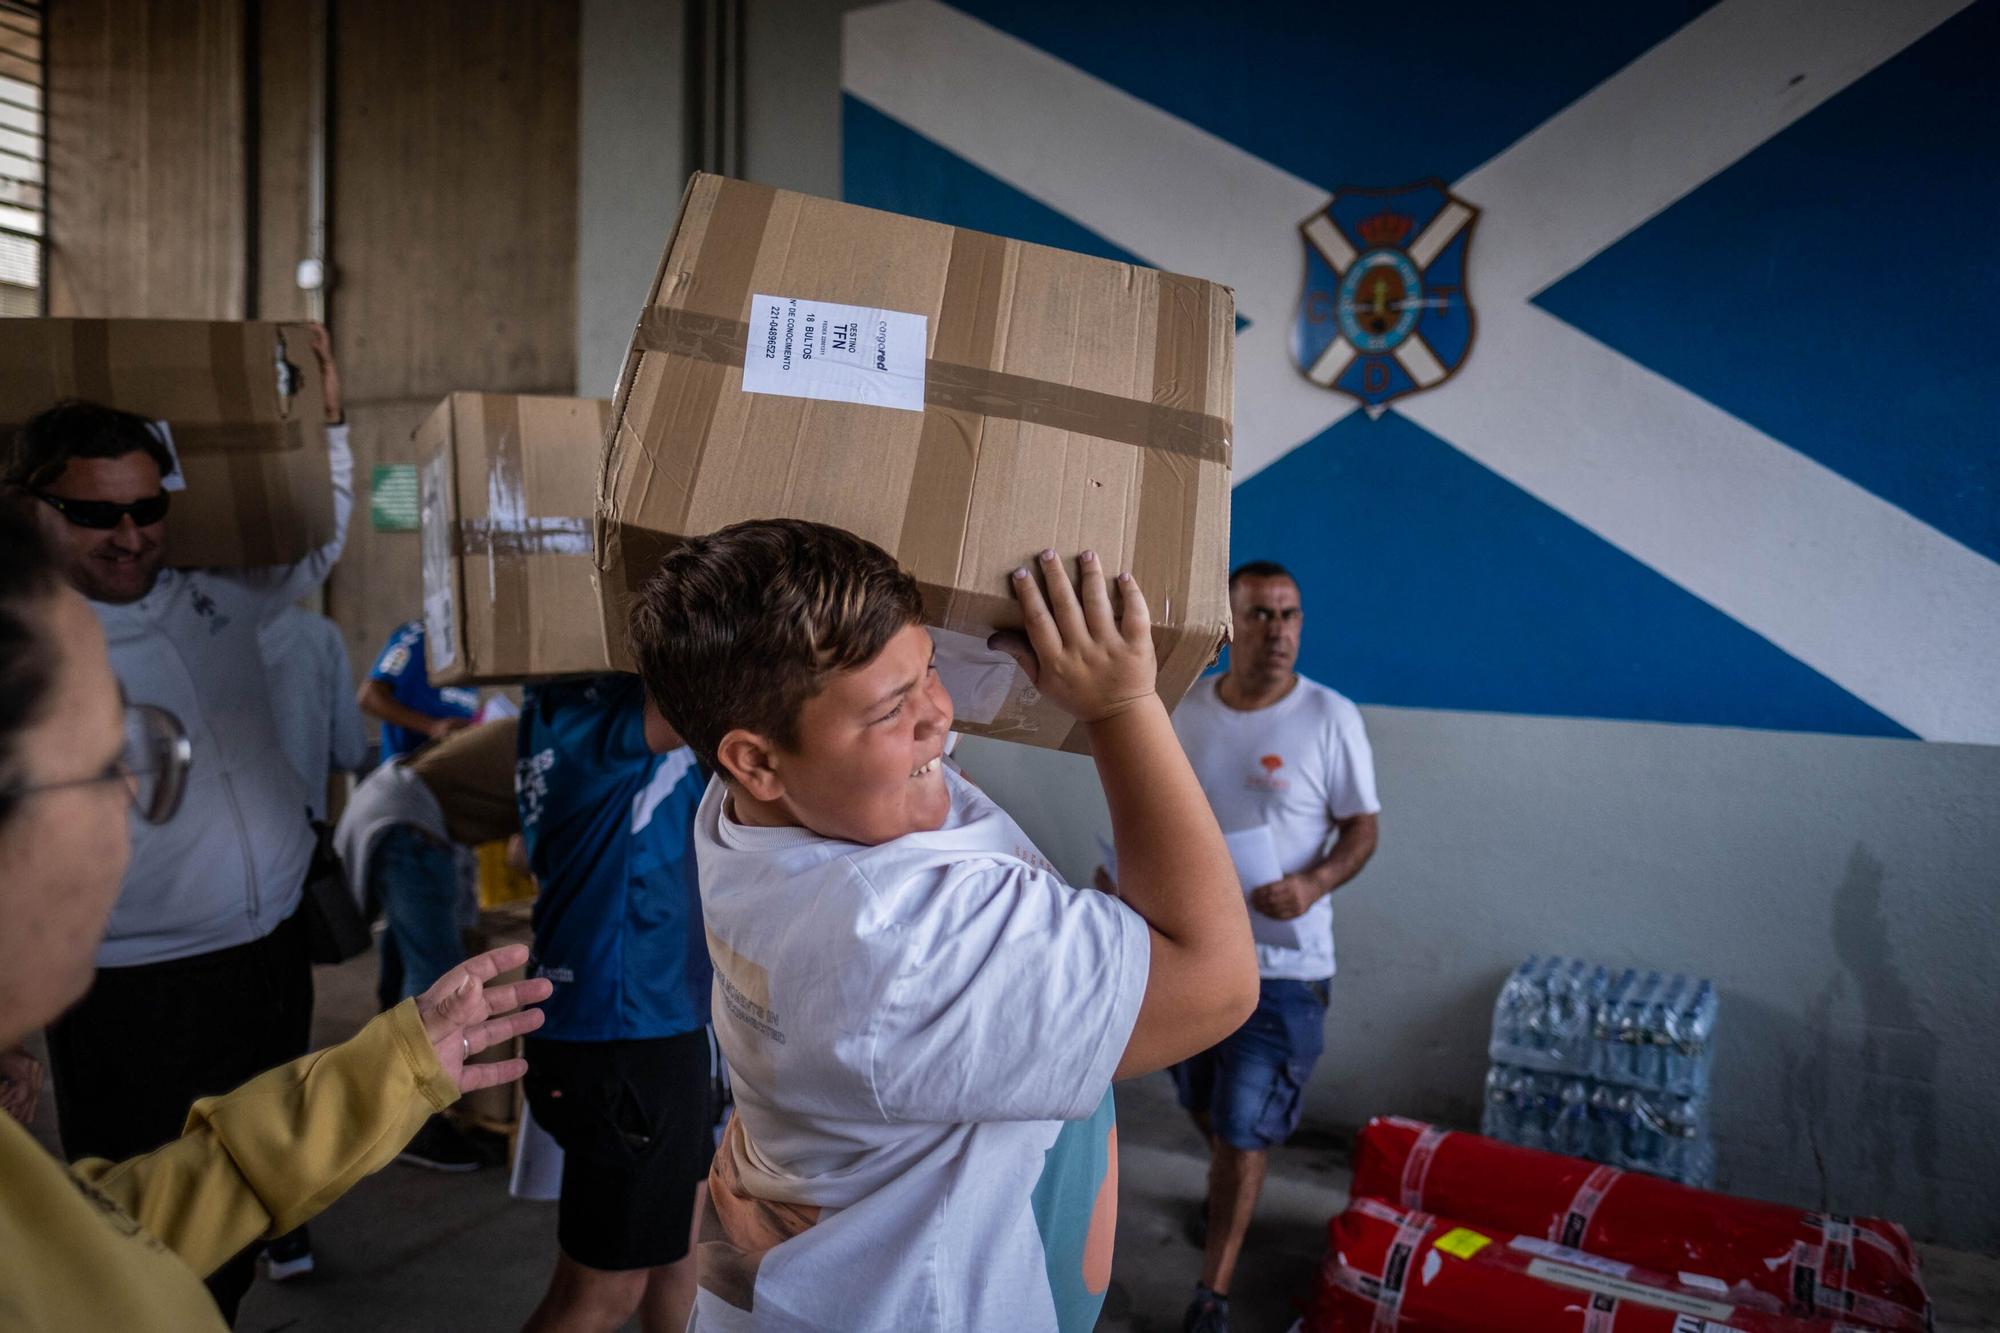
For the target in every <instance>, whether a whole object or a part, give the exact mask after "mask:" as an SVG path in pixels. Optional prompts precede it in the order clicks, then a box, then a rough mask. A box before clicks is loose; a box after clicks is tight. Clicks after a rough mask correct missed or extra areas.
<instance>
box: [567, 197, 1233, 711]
mask: <svg viewBox="0 0 2000 1333" xmlns="http://www.w3.org/2000/svg"><path fill="white" fill-rule="evenodd" d="M1234 330H1235V307H1234V300H1233V298H1232V297H1231V294H1230V292H1229V291H1228V289H1227V288H1224V287H1220V286H1217V285H1216V284H1214V283H1211V282H1205V281H1202V280H1200V279H1195V278H1184V277H1177V276H1174V275H1172V274H1167V273H1160V272H1156V271H1154V270H1151V269H1144V268H1138V267H1135V266H1133V265H1130V264H1121V263H1115V262H1112V261H1109V260H1104V259H1094V258H1089V257H1086V256H1082V255H1075V254H1068V253H1065V252H1063V251H1059V250H1052V249H1048V248H1046V247H1043V246H1036V245H1028V244H1025V243H1022V242H1019V241H1010V240H1005V239H1002V238H1000V237H996V236H987V235H984V234H981V233H979V232H973V231H966V230H963V229H960V228H954V227H947V226H942V225H939V224H937V223H933V222H923V221H919V220H917V219H914V218H906V217H898V216H895V215H893V214H888V213H881V212H876V211H874V210H871V209H865V208H857V207H853V206H851V205H846V204H839V203H833V202H830V201H828V200H824V199H815V198H811V197H809V196H805V195H799V194H791V193H788V192H786V191H782V190H774V189H770V188H768V187H765V186H761V185H749V184H744V183H742V182H739V181H732V180H724V179H722V178H720V177H716V176H707V175H699V176H696V177H695V178H694V179H693V181H692V182H690V184H689V186H688V191H687V196H686V198H685V200H684V201H683V203H682V208H681V216H680V221H679V223H678V224H677V225H676V226H675V228H674V231H673V235H672V238H671V240H670V241H669V244H668V249H667V254H666V258H665V261H664V262H663V264H662V265H661V268H660V271H659V276H658V277H657V278H656V279H655V281H654V284H653V290H652V293H651V295H650V297H649V298H648V300H647V302H646V308H645V311H644V314H643V315H642V317H641V320H640V323H639V328H638V331H637V333H636V335H635V338H634V341H633V345H632V351H631V354H630V357H629V358H628V360H627V363H626V366H625V371H624V374H623V377H622V378H621V381H620V387H619V395H618V402H617V407H616V410H615V418H614V422H613V427H612V431H611V435H610V439H609V444H608V448H607V451H606V454H605V462H604V475H603V479H602V485H601V489H600V492H599V499H598V511H597V512H598V527H597V533H598V547H597V567H598V570H599V590H600V593H601V595H602V598H603V602H604V619H605V626H606V628H607V632H608V640H609V645H608V646H609V655H610V657H611V659H612V661H613V662H614V663H616V664H618V665H621V666H625V665H627V661H626V655H625V648H624V626H625V624H626V623H627V617H628V614H629V606H630V601H631V596H632V594H633V592H634V591H635V590H636V589H637V587H638V586H639V585H640V584H642V583H643V582H644V580H645V578H646V577H647V575H649V574H650V573H651V572H652V570H653V569H654V568H655V566H656V565H657V562H658V559H659V557H660V555H661V554H662V553H663V552H664V551H666V550H668V549H670V548H671V546H672V545H673V543H675V542H676V541H678V540H679V539H681V538H683V537H686V536H692V535H697V534H701V533H707V532H712V531H714V530H715V529H717V528H720V527H724V526H726V525H728V524H730V523H734V522H737V521H740V520H744V519H755V518H772V517H800V518H810V519H816V520H819V521H822V522H827V523H833V524H837V525H839V526H841V527H844V528H848V529H850V530H852V531H854V532H857V533H859V534H861V535H862V536H864V537H867V538H869V539H870V540H872V541H875V542H877V543H879V544H881V545H882V546H883V547H885V548H886V549H888V550H889V551H891V552H893V553H894V554H895V555H896V556H897V558H898V559H900V560H901V561H902V562H903V564H904V566H905V567H906V568H908V569H910V570H911V571H912V572H913V573H915V575H916V577H917V579H918V580H919V582H920V583H921V584H922V587H923V592H924V611H925V618H926V620H927V621H928V623H929V625H930V626H931V628H932V631H933V633H934V635H935V636H936V637H937V639H938V641H939V669H940V673H941V674H942V675H943V677H944V680H945V684H946V686H947V688H948V689H950V691H951V693H952V697H953V700H954V702H955V703H956V705H957V709H958V720H959V728H960V729H961V730H964V731H969V732H974V733H977V734H983V735H990V736H998V737H1002V738H1005V739H1009V740H1016V741H1023V742H1026V743H1028V744H1033V745H1041V746H1050V747H1059V748H1066V749H1071V750H1081V749H1083V748H1084V737H1083V733H1082V729H1081V728H1079V727H1075V726H1074V725H1073V723H1072V722H1071V719H1069V718H1068V717H1067V716H1066V715H1064V714H1063V713H1062V712H1061V711H1060V710H1058V709H1056V708H1055V707H1054V706H1053V705H1051V704H1050V703H1048V702H1047V701H1046V700H1044V699H1042V698H1041V697H1040V696H1039V695H1038V694H1037V693H1036V691H1035V690H1034V689H1033V688H1032V687H1031V686H1030V685H1029V684H1028V681H1027V679H1026V677H1025V676H1023V675H1022V674H1021V673H1020V672H1019V671H1018V670H1017V669H1016V668H1015V666H1014V664H1013V663H1012V661H1011V660H1010V659H1008V658H1006V657H1004V656H1001V655H999V654H996V653H993V652H991V651H990V650H988V649H987V647H986V639H987V637H988V635H989V634H991V632H992V631H993V630H995V629H997V628H1006V627H1015V626H1018V624H1019V614H1018V611H1017V609H1016V606H1015V602H1014V600H1013V597H1012V595H1011V593H1010V591H1009V581H1008V575H1009V573H1010V572H1011V571H1012V570H1013V569H1014V568H1015V567H1016V566H1018V565H1020V564H1022V563H1023V562H1025V561H1027V560H1029V559H1030V558H1031V557H1032V555H1033V554H1034V553H1035V552H1037V551H1040V550H1042V549H1043V548H1044V547H1054V548H1055V549H1056V550H1058V551H1061V552H1063V553H1064V554H1065V555H1066V556H1073V555H1074V554H1075V553H1076V552H1077V551H1079V550H1081V549H1083V548H1085V547H1094V548H1095V549H1096V550H1097V551H1098V552H1099V553H1100V554H1101V555H1102V556H1103V558H1104V560H1105V562H1106V564H1107V566H1108V567H1110V568H1112V569H1129V570H1131V571H1132V572H1133V573H1134V574H1135V575H1136V576H1137V578H1138V579H1139V581H1140V584H1141V586H1142V587H1143V588H1144V589H1145V592H1146V595H1147V599H1148V601H1149V603H1150V605H1151V607H1152V610H1153V617H1154V623H1155V625H1156V627H1157V628H1156V635H1155V643H1156V646H1157V649H1158V652H1159V659H1160V692H1161V694H1162V695H1163V696H1164V697H1165V698H1166V699H1167V700H1168V702H1169V703H1173V702H1176V701H1178V700H1179V699H1180V697H1181V696H1182V695H1183V694H1184V693H1185V692H1186V690H1187V688H1188V687H1189V686H1190V685H1191V684H1193V682H1194V681H1195V679H1196V678H1197V677H1198V676H1199V675H1200V674H1201V672H1202V670H1203V669H1204V668H1205V667H1207V665H1208V664H1209V663H1210V662H1211V661H1212V660H1213V659H1214V656H1215V653H1216V651H1217V649H1218V647H1219V646H1220V644H1221V642H1222V639H1223V636H1224V634H1225V632H1226V627H1227V624H1228V601H1227V593H1226V590H1225V587H1224V583H1225V579H1226V574H1227V551H1228V544H1229V543H1228V537H1229V531H1228V524H1229V450H1230V412H1231V392H1232V369H1231V364H1232V363H1231V358H1232V352H1233V342H1234Z"/></svg>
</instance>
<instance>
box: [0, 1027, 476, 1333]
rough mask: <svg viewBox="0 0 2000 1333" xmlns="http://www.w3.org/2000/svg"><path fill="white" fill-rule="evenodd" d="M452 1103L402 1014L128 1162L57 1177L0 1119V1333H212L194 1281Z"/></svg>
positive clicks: (209, 1303)
mask: <svg viewBox="0 0 2000 1333" xmlns="http://www.w3.org/2000/svg"><path fill="white" fill-rule="evenodd" d="M456 1100H458V1088H457V1086H456V1085H455V1084H453V1082H452V1081H451V1079H450V1078H449V1077H448V1076H447V1075H446V1074H445V1072H444V1070H443V1069H442V1068H441V1067H440V1066H439V1065H438V1061H437V1054H436V1053H435V1052H434V1051H433V1050H432V1049H431V1044H430V1042H429V1041H428V1040H427V1039H426V1038H425V1036H424V1028H423V1022H422V1020H420V1019H419V1018H418V1017H417V1005H416V1001H414V1000H405V1001H403V1003H402V1004H400V1005H398V1006H396V1008H394V1009H392V1010H390V1011H389V1012H388V1013H386V1014H382V1015H380V1016H378V1017H377V1018H376V1019H375V1020H374V1021H373V1022H371V1023H369V1025H368V1026H367V1027H365V1028H363V1029H362V1030H361V1031H360V1032H359V1033H357V1034H356V1035H355V1036H354V1037H353V1039H352V1040H349V1041H345V1042H342V1043H341V1044H340V1045H338V1046H334V1047H330V1048H329V1049H327V1050H324V1051H316V1052H314V1053H313V1054H311V1055H308V1056H306V1057H304V1058H303V1059H299V1060H294V1061H293V1062H292V1063H291V1064H288V1065H284V1066H281V1067H279V1068H277V1069H273V1070H270V1071H268V1072H267V1073H263V1074H260V1075H258V1076H257V1077H256V1078H254V1079H251V1080H250V1081H249V1082H248V1083H245V1084H244V1085H243V1086H242V1087H240V1088H238V1089H236V1091H234V1092H231V1093H228V1094H227V1095H225V1096H221V1097H207V1098H204V1099H202V1100H201V1101H198V1102H196V1103H195V1104H194V1108H193V1109H192V1110H191V1111H189V1113H188V1123H187V1129H186V1130H185V1131H183V1132H182V1134H181V1137H180V1138H178V1139H176V1140H174V1141H173V1142H172V1143H169V1144H167V1145H166V1146H165V1147H163V1148H160V1149H158V1150H156V1151H154V1152H149V1153H147V1154H145V1155H144V1156H142V1157H134V1158H131V1159H130V1160H128V1161H123V1162H106V1161H103V1160H101V1159H98V1158H87V1159H85V1160H84V1161H81V1162H78V1163H77V1164H76V1165H74V1166H72V1167H69V1168H68V1169H64V1167H63V1166H62V1164H61V1163H59V1162H57V1161H56V1160H55V1159H54V1158H52V1157H50V1156H49V1154H48V1153H47V1152H46V1151H45V1150H44V1149H43V1148H42V1146H41V1145H40V1144H39V1143H37V1142H35V1140H34V1139H33V1138H32V1137H30V1136H29V1134H28V1132H27V1131H26V1130H25V1129H23V1128H22V1127H21V1126H20V1125H18V1124H16V1123H14V1121H13V1120H12V1119H11V1118H10V1117H8V1116H6V1115H4V1114H0V1328H4V1329H7V1330H10V1333H11V1331H12V1330H24V1331H25V1330H35V1331H39V1330H49V1333H70V1330H75V1329H119V1330H131V1333H145V1331H146V1330H161V1331H162V1333H165V1331H166V1330H173V1333H186V1331H187V1330H201V1331H209V1333H221V1331H222V1330H225V1329H226V1327H227V1326H226V1325H225V1324H224V1323H223V1322H222V1316H221V1315H220V1314H219V1313H218V1312H217V1310H216V1308H215V1302H214V1301H213V1300H211V1299H210V1298H209V1294H208V1289H207V1288H206V1287H204V1286H202V1283H201V1279H202V1278H203V1277H205V1276H207V1275H208V1274H209V1273H211V1272H213V1271H214V1270H215V1269H216V1268H217V1267H219V1266H220V1265H221V1264H222V1263H223V1261H225V1260H227V1259H228V1258H229V1257H230V1256H231V1255H233V1254H235V1253H236V1252H237V1251H238V1250H241V1249H242V1248H243V1247H244V1246H246V1245H248V1244H250V1243H251V1242H252V1241H254V1240H257V1239H259V1238H260V1237H269V1236H282V1235H283V1234H285V1233H286V1232H287V1231H290V1230H291V1229H292V1228H293V1227H296V1226H298V1225H299V1224H300V1223H301V1222H304V1221H306V1220H308V1219H309V1218H311V1217H312V1216H313V1215H314V1214H316V1213H318V1212H319V1211H320V1210H322V1209H323V1208H325V1207H326V1206H327V1205H328V1204H330V1203H332V1202H333V1201H334V1200H335V1199H337V1198H339V1197H340V1196H341V1195H342V1194H344V1193H346V1192H347V1190H348V1189H349V1188H350V1187H351V1186H352V1185H353V1184H354V1183H355V1182H356V1181H358V1180H360V1179H361V1178H362V1177H363V1176H365V1175H368V1174H369V1173H370V1172H373V1171H376V1170H379V1169H380V1168H381V1167H383V1166H384V1165H386V1164H387V1163H388V1162H389V1161H390V1159H392V1158H393V1157H395V1155H396V1154H397V1153H399V1152H401V1151H402V1149H403V1146H404V1145H405V1144H407V1143H408V1142H409V1141H410V1138H411V1136H412V1135H414V1134H415V1133H416V1132H417V1129H418V1127H419V1126H421V1125H422V1124H423V1122H424V1120H425V1119H426V1118H427V1117H429V1116H430V1114H431V1113H432V1112H433V1111H436V1110H439V1109H441V1108H443V1107H445V1106H449V1105H450V1104H451V1103H452V1102H454V1101H456Z"/></svg>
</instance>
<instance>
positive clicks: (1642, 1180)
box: [1354, 1117, 1930, 1333]
mask: <svg viewBox="0 0 2000 1333" xmlns="http://www.w3.org/2000/svg"><path fill="white" fill-rule="evenodd" d="M1354 1193H1355V1194H1356V1195H1357V1196H1359V1195H1374V1196H1376V1197H1378V1198H1382V1199H1386V1200H1388V1201H1389V1202H1391V1203H1394V1204H1397V1205H1398V1206H1400V1207H1404V1208H1421V1209H1424V1210H1425V1211H1427V1212H1431V1213H1440V1214H1444V1215H1446V1216H1449V1217H1462V1218H1465V1219H1466V1220H1467V1221H1469V1222H1470V1223H1472V1224H1473V1225H1485V1226H1489V1227H1492V1228H1494V1229H1495V1230H1497V1231H1501V1232H1506V1233H1512V1234H1517V1235H1523V1236H1535V1237H1540V1238H1542V1239H1545V1240H1549V1241H1553V1242H1555V1243H1557V1244H1561V1245H1566V1246H1569V1247H1571V1248H1573V1249H1577V1250H1583V1251H1586V1252H1588V1253H1590V1254H1595V1255H1601V1256H1603V1257H1605V1258H1608V1259H1615V1260H1618V1261H1620V1262H1622V1263H1628V1264H1633V1265H1636V1266H1638V1267H1640V1268H1645V1269H1650V1270H1652V1271H1654V1272H1660V1273H1670V1274H1682V1275H1688V1274H1691V1275H1694V1277H1695V1279H1696V1280H1697V1281H1700V1280H1703V1279H1707V1280H1711V1281H1719V1282H1721V1283H1722V1284H1723V1285H1724V1287H1725V1289H1726V1290H1727V1292H1728V1293H1729V1294H1728V1296H1727V1299H1729V1300H1731V1301H1733V1302H1735V1303H1736V1304H1738V1305H1755V1304H1757V1303H1758V1302H1756V1301H1753V1300H1750V1299H1748V1297H1750V1296H1751V1295H1752V1294H1756V1295H1759V1296H1762V1297H1765V1298H1768V1299H1769V1300H1770V1301H1773V1302H1775V1303H1776V1308H1780V1309H1783V1310H1784V1311H1785V1312H1786V1313H1788V1314H1792V1315H1796V1316H1812V1315H1830V1316H1838V1317H1840V1318H1842V1319H1845V1320H1847V1321H1848V1322H1850V1323H1853V1324H1860V1325H1866V1326H1868V1327H1870V1328H1880V1329H1893V1330H1897V1333H1923V1330H1925V1329H1927V1328H1929V1327H1930V1297H1929V1296H1928V1295H1927V1294H1926V1293H1925V1291H1924V1283H1923V1278H1922V1276H1921V1274H1920V1272H1919V1270H1918V1266H1917V1256H1916V1251H1915V1250H1914V1249H1913V1248H1912V1247H1911V1245H1910V1237H1909V1234H1908V1233H1907V1232H1905V1231H1904V1230H1903V1228H1901V1227H1899V1226H1897V1225H1896V1224H1895V1223H1893V1222H1885V1221H1882V1220H1880V1219H1877V1218H1849V1217H1835V1216H1829V1215H1827V1214H1823V1213H1808V1212H1805V1211H1803V1210H1801V1209H1798V1208H1787V1207H1785V1206H1783V1205H1781V1204H1774V1203H1760V1202H1758V1201H1756V1200H1754V1199H1739V1198H1736V1197H1735V1196H1733V1195H1728V1194H1715V1193H1712V1192H1710V1191H1708V1190H1697V1189H1690V1188H1688V1187H1687V1186H1685V1185H1676V1184H1674V1183H1672V1182H1671V1181H1666V1180H1661V1179H1659V1178H1657V1177H1655V1176H1648V1175H1643V1174H1640V1173H1637V1172H1623V1171H1619V1170H1617V1169H1616V1168H1614V1167H1608V1166H1599V1165H1597V1164H1596V1163H1594V1162H1587V1161H1584V1160H1582V1159H1581V1158H1577V1157H1563V1156H1559V1155H1558V1154H1555V1153H1546V1152H1537V1151H1535V1150H1534V1149H1532V1148H1517V1147H1515V1146H1514V1145H1512V1144H1508V1143H1499V1142H1496V1141H1495V1140H1493V1139H1487V1138H1481V1137H1480V1136H1479V1135H1477V1134H1460V1133H1453V1132H1451V1131H1448V1130H1442V1129H1439V1128H1438V1127H1437V1126H1435V1125H1427V1124H1424V1123H1422V1122H1421V1121H1416V1120H1405V1119H1402V1118H1400V1117H1386V1118H1384V1117H1378V1118H1376V1119H1375V1120H1372V1121H1370V1122H1369V1124H1368V1127H1367V1128H1366V1129H1364V1130H1363V1131H1362V1132H1361V1137H1360V1140H1359V1143H1358V1144H1357V1146H1356V1152H1355V1165H1354Z"/></svg>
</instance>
